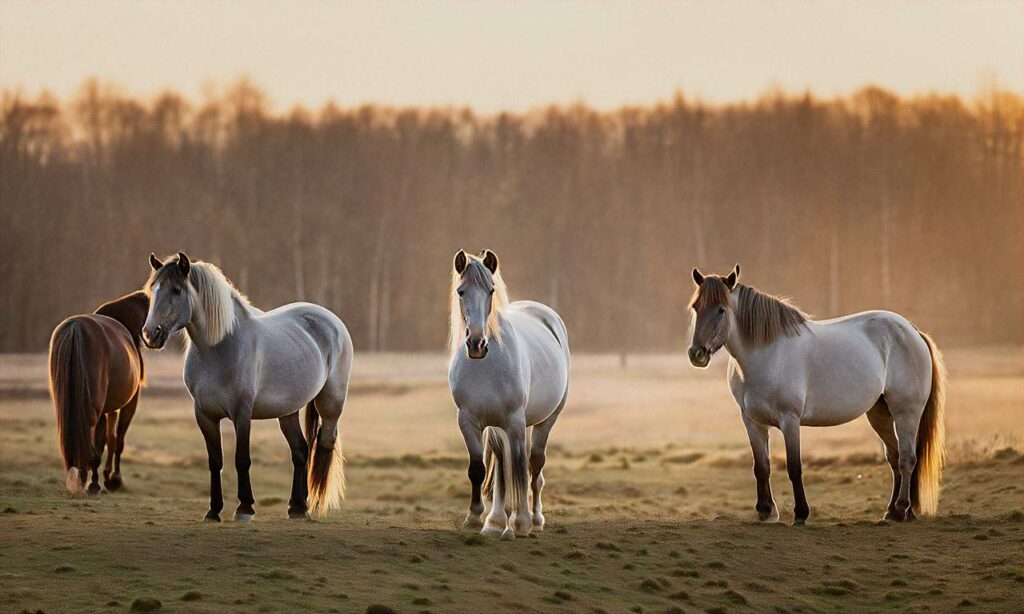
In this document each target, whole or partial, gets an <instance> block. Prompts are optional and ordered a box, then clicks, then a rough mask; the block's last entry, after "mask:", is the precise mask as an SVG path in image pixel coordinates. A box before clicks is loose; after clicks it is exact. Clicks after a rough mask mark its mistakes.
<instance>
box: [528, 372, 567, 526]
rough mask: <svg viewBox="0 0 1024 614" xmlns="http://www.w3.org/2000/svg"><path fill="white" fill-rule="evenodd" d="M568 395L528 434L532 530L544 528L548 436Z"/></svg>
mask: <svg viewBox="0 0 1024 614" xmlns="http://www.w3.org/2000/svg"><path fill="white" fill-rule="evenodd" d="M567 395H568V392H566V395H563V396H562V402H561V403H559V405H558V408H557V409H555V411H554V412H552V414H551V415H550V416H548V417H547V418H545V420H544V421H543V422H541V423H539V424H535V425H534V426H533V432H532V433H531V434H530V478H531V481H530V490H531V492H532V494H533V530H534V531H543V530H544V505H543V503H542V502H541V492H542V491H543V490H544V464H545V462H547V449H548V436H549V435H550V434H551V429H552V428H554V426H555V421H557V420H558V416H559V414H561V413H562V408H563V407H565V399H566V396H567Z"/></svg>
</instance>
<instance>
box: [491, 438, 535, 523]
mask: <svg viewBox="0 0 1024 614" xmlns="http://www.w3.org/2000/svg"><path fill="white" fill-rule="evenodd" d="M486 430H487V438H486V440H485V443H484V457H485V458H486V459H487V472H486V474H485V476H484V483H483V486H482V487H481V489H482V491H483V493H484V495H485V496H490V494H491V491H492V490H493V486H494V480H496V479H497V480H501V492H502V497H503V499H504V504H505V509H513V510H517V509H519V506H520V504H521V503H522V502H523V501H527V500H528V499H527V497H529V487H530V485H529V479H528V478H527V475H528V473H529V466H528V465H527V458H526V447H525V446H522V447H521V448H520V449H519V450H517V451H513V450H512V446H511V444H510V442H509V439H508V433H506V432H505V431H504V430H502V429H499V428H495V427H488V428H487V429H486ZM488 450H489V451H490V454H488V453H487V452H488Z"/></svg>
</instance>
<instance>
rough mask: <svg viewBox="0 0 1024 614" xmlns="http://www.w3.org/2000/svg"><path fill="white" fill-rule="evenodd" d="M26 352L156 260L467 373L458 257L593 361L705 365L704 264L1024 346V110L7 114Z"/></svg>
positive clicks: (869, 105)
mask: <svg viewBox="0 0 1024 614" xmlns="http://www.w3.org/2000/svg"><path fill="white" fill-rule="evenodd" d="M0 122H2V123H0V156H2V157H0V217H2V220H0V287H2V292H0V351H4V352H39V351H45V350H46V347H47V342H48V340H49V336H50V332H51V331H52V329H53V328H54V326H56V325H57V323H58V322H60V321H61V320H62V319H63V318H65V317H67V316H69V315H72V314H76V313H81V312H89V311H92V310H93V309H94V308H95V307H96V306H97V305H98V304H99V303H101V302H102V301H105V300H107V299H110V298H112V297H115V296H117V295H120V294H123V293H126V292H129V291H131V290H133V289H135V288H138V287H140V286H141V285H142V283H143V282H144V281H145V279H146V277H147V275H148V273H149V265H148V264H147V257H148V255H149V253H150V252H151V251H153V252H156V253H157V255H159V256H165V255H168V254H171V253H174V252H176V251H179V250H181V251H185V252H187V253H188V254H189V255H190V256H192V257H195V258H199V259H203V260H208V261H212V262H214V263H216V264H218V265H219V266H220V267H221V268H222V269H223V270H224V272H225V273H226V274H227V275H228V277H229V278H231V279H232V280H233V281H234V282H235V284H236V285H237V286H238V287H239V289H240V290H241V291H242V292H244V293H246V294H247V295H248V296H249V297H250V298H251V299H252V301H253V303H254V304H255V305H256V306H258V307H260V308H263V309H270V308H273V307H276V306H279V305H282V304H284V303H289V302H292V301H298V300H305V301H313V302H316V303H320V304H322V305H325V306H326V307H328V308H330V309H331V310H333V311H334V312H336V313H337V314H338V315H339V316H341V318H342V319H343V320H344V321H345V323H346V324H347V325H348V327H349V329H350V330H351V332H352V336H353V338H354V340H355V343H356V347H357V349H358V350H361V351H409V350H432V351H441V350H443V348H444V346H445V335H446V334H447V326H446V319H447V305H448V297H447V293H448V282H449V273H450V269H451V266H452V264H451V263H452V256H453V255H454V253H455V252H456V250H458V249H459V248H466V249H467V250H472V251H474V252H475V251H478V250H480V249H483V248H485V247H486V248H490V249H493V250H494V251H495V252H496V253H497V254H498V256H499V258H500V266H501V268H502V270H503V272H504V276H505V279H506V281H507V282H508V284H509V289H510V294H511V297H512V299H513V300H515V299H517V298H530V299H535V300H539V301H542V302H545V303H548V304H549V305H551V306H553V307H554V308H556V309H557V310H558V311H559V312H560V313H561V314H562V316H563V317H564V319H565V321H566V323H567V325H568V327H569V332H570V340H571V343H572V344H573V346H574V348H575V349H577V350H583V351H599V352H616V353H627V352H628V353H634V352H664V351H682V350H684V348H685V344H686V343H687V342H688V327H689V314H688V313H687V309H686V304H687V299H688V297H689V295H690V293H691V292H692V290H693V287H692V282H691V280H690V269H691V268H692V267H693V266H699V267H700V268H701V269H702V270H704V271H705V272H726V271H727V270H728V269H729V268H731V267H732V265H733V264H734V263H736V262H738V263H740V265H741V266H742V269H743V281H745V282H747V283H750V284H752V285H756V286H758V287H760V288H761V289H763V290H766V291H768V292H772V293H777V294H784V295H788V296H792V297H794V300H795V302H796V303H797V304H798V305H800V306H801V307H803V308H804V309H805V310H806V311H808V312H810V313H812V314H814V315H815V316H817V317H819V318H827V317H833V316H837V315H841V314H845V313H850V312H853V311H858V310H864V309H888V310H893V311H897V312H900V313H902V314H904V315H905V316H907V317H908V318H910V319H911V320H912V321H913V322H914V323H915V324H917V325H918V326H920V327H921V328H922V329H924V330H927V331H929V332H931V333H933V334H934V335H935V336H936V338H937V339H938V341H939V343H940V344H942V343H946V344H970V343H1009V342H1021V341H1022V340H1024V316H1022V314H1024V158H1022V142H1024V99H1022V97H1021V96H1018V95H1016V94H1011V93H1006V92H1000V91H991V92H989V93H986V94H984V95H981V96H979V97H978V98H977V99H976V100H971V101H965V100H962V99H959V98H957V97H950V96H928V97H919V98H913V99H906V98H900V97H898V96H896V95H894V94H892V93H889V92H887V91H884V90H881V89H877V88H873V87H867V88H864V89H862V90H860V91H858V92H856V93H854V94H852V95H850V96H847V97H842V98H836V99H828V100H822V99H817V98H814V97H812V96H810V95H793V94H786V93H769V94H766V95H765V96H763V97H762V98H760V99H758V100H756V101H751V102H743V103H736V104H726V105H710V104H706V103H702V102H700V101H698V100H694V99H690V98H687V97H685V96H684V95H682V94H680V95H678V96H676V97H675V98H674V99H672V100H670V101H667V102H664V103H662V104H657V105H652V106H646V107H635V108H623V109H620V110H615V111H597V110H594V109H591V108H588V107H586V106H582V105H576V106H568V107H564V106H563V107H558V106H552V107H549V108H542V109H537V110H535V111H532V112H529V113H523V114H516V113H502V114H494V115H481V114H477V113H474V112H473V111H471V110H467V109H461V108H440V109H418V108H397V109H396V108H387V107H381V106H362V107H357V108H342V107H339V106H336V105H333V104H328V105H326V106H324V107H323V108H321V109H318V110H308V109H302V108H296V109H292V110H290V111H285V112H275V111H273V110H272V107H271V105H270V104H269V102H268V100H267V98H266V96H265V95H264V94H263V93H262V92H261V91H260V90H259V89H258V88H257V87H255V86H254V85H252V84H251V83H249V82H247V81H244V80H243V81H240V82H238V83H236V84H234V85H232V86H231V87H227V88H225V89H224V90H223V91H220V92H216V93H213V92H211V93H208V94H207V95H206V96H205V97H204V98H203V99H202V100H199V101H195V100H187V99H185V98H183V97H182V96H180V95H178V94H175V93H164V94H161V95H159V96H156V97H154V98H151V99H145V100H140V99H137V98H134V97H131V96H128V95H125V94H123V93H121V92H119V91H118V90H117V89H116V88H114V87H112V86H109V85H106V84H103V83H100V82H97V81H89V82H87V83H85V84H84V85H83V86H82V88H81V89H80V90H79V92H78V93H77V94H76V95H75V96H73V97H72V98H71V99H68V100H58V99H55V98H54V97H52V96H48V95H45V94H44V95H41V96H38V97H26V96H25V95H23V94H20V93H18V92H16V91H7V92H5V93H4V94H3V98H2V118H0Z"/></svg>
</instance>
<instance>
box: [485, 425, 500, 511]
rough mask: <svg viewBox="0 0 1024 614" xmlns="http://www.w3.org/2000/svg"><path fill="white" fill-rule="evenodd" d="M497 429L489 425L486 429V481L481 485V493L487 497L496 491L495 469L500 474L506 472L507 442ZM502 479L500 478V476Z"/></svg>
mask: <svg viewBox="0 0 1024 614" xmlns="http://www.w3.org/2000/svg"><path fill="white" fill-rule="evenodd" d="M495 430H497V429H494V428H491V427H487V428H485V429H484V434H485V435H486V436H485V437H484V464H485V465H484V466H485V468H486V470H485V471H484V482H483V484H481V485H480V494H481V495H482V496H483V497H484V498H485V499H487V498H490V496H491V493H493V492H494V480H495V477H494V474H495V471H497V472H498V474H499V475H504V473H505V459H506V457H505V454H506V449H505V444H504V441H503V440H502V438H501V436H500V435H498V434H496V433H495V432H494V431H495ZM499 479H500V478H499Z"/></svg>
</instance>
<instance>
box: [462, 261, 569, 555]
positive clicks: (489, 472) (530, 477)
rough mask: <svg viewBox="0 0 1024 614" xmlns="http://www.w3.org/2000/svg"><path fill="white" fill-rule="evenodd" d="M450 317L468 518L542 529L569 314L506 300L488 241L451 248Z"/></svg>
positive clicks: (481, 524)
mask: <svg viewBox="0 0 1024 614" xmlns="http://www.w3.org/2000/svg"><path fill="white" fill-rule="evenodd" d="M449 318H450V327H451V328H450V333H449V339H450V343H449V346H450V351H451V363H450V364H449V367H448V384H449V386H450V387H451V391H452V398H453V399H454V400H455V405H456V406H458V408H459V413H458V420H459V429H460V430H461V431H462V437H463V439H464V440H465V442H466V450H467V451H468V452H469V472H468V473H469V480H470V485H471V487H472V491H471V499H470V505H469V514H468V515H467V516H466V521H465V523H464V526H465V527H466V528H470V529H477V528H479V529H481V532H482V533H484V534H494V535H500V536H501V538H502V539H515V537H516V536H517V535H519V536H526V535H529V534H530V532H531V531H542V530H543V529H544V514H543V505H542V504H541V491H542V490H543V489H544V474H543V470H544V463H545V460H546V458H547V457H546V453H547V445H548V436H549V435H550V434H551V429H552V428H553V427H554V426H555V422H556V421H557V420H558V416H559V414H561V412H562V408H563V407H565V401H566V399H567V398H568V395H569V362H570V355H569V336H568V333H567V332H566V329H565V324H564V323H563V322H562V318H560V317H559V316H558V314H557V313H555V311H554V310H553V309H551V308H550V307H548V306H546V305H542V304H540V303H536V302H534V301H516V302H514V303H510V302H509V301H508V292H507V290H506V289H505V283H504V282H503V281H502V279H501V274H500V273H499V272H498V257H497V256H496V255H495V254H494V252H492V251H490V250H485V251H484V252H483V253H482V254H481V255H480V256H479V257H476V256H470V255H468V254H466V252H464V251H462V250H459V252H458V253H457V254H455V262H454V270H453V271H452V289H451V311H450V313H449ZM528 429H529V432H527V430H528ZM531 494H532V495H533V504H532V507H531V505H530V495H531ZM486 498H491V501H492V504H491V511H490V513H489V514H488V515H487V519H486V520H485V521H483V520H481V516H482V514H483V513H484V511H485V505H484V502H485V499H486Z"/></svg>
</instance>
